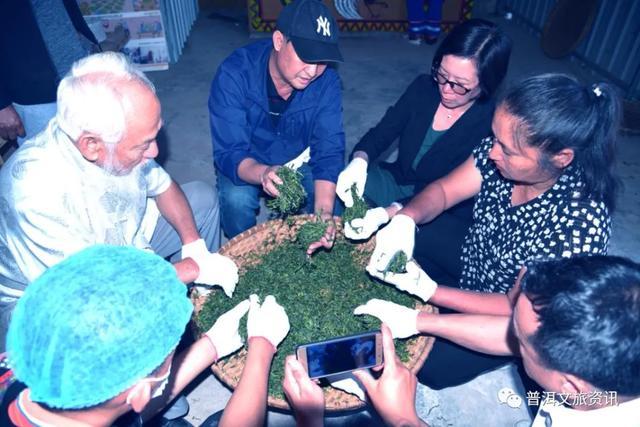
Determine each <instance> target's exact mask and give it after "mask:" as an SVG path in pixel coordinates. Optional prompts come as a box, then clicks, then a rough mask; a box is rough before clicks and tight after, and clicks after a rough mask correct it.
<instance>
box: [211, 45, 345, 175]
mask: <svg viewBox="0 0 640 427" xmlns="http://www.w3.org/2000/svg"><path fill="white" fill-rule="evenodd" d="M272 47H273V45H272V41H271V39H270V38H269V39H266V40H260V41H257V42H255V43H252V44H250V45H248V46H245V47H242V48H240V49H237V50H236V51H235V52H233V53H232V54H231V55H230V56H229V57H228V58H227V59H225V60H224V62H223V63H222V64H221V65H220V67H218V71H217V73H216V76H215V77H214V79H213V83H212V84H211V93H210V94H209V119H210V124H211V136H212V140H213V159H214V164H215V167H216V169H217V170H218V172H221V173H222V174H224V175H225V176H226V177H228V178H229V179H231V180H232V181H233V182H234V183H235V184H236V185H247V183H246V182H244V181H243V180H242V179H240V178H239V177H238V165H239V164H240V162H241V161H242V160H244V159H246V158H248V157H250V158H253V159H255V160H256V161H258V162H259V163H263V164H267V165H282V164H284V163H286V162H287V161H289V160H292V159H294V158H295V157H296V156H298V154H300V153H301V152H302V151H303V150H304V149H305V148H306V147H311V160H310V161H309V166H311V171H312V174H313V179H314V180H318V179H321V180H326V181H332V182H336V180H337V179H338V174H339V173H340V172H341V171H342V169H343V167H344V150H345V138H344V130H343V127H342V94H341V91H340V78H339V77H338V74H337V73H336V71H335V70H333V69H331V68H327V69H326V70H325V72H324V73H323V74H322V75H321V76H320V77H318V78H317V79H316V80H314V81H313V82H311V83H310V84H309V86H307V87H306V88H305V89H304V90H302V91H299V92H297V93H296V94H295V97H294V98H293V100H292V101H291V103H290V104H289V106H288V108H287V109H286V111H285V112H284V113H283V114H282V116H281V117H280V122H279V124H278V126H277V127H274V125H273V122H272V120H271V117H270V116H269V102H268V99H267V77H268V61H269V55H270V53H271V49H272Z"/></svg>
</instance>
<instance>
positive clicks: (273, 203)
mask: <svg viewBox="0 0 640 427" xmlns="http://www.w3.org/2000/svg"><path fill="white" fill-rule="evenodd" d="M276 175H278V177H279V178H280V179H281V180H282V184H280V185H276V187H277V188H278V192H279V193H280V195H279V196H278V197H276V198H274V199H271V200H268V201H267V207H268V208H269V209H272V210H274V211H276V212H278V213H279V214H280V215H281V216H287V215H291V214H294V213H296V212H298V211H299V210H300V208H301V207H302V204H303V203H304V201H305V199H306V197H307V193H306V191H304V187H303V186H302V183H301V180H302V174H301V173H300V172H298V171H297V170H294V169H291V168H290V167H287V166H283V167H281V168H280V169H278V171H277V172H276Z"/></svg>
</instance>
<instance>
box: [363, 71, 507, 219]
mask: <svg viewBox="0 0 640 427" xmlns="http://www.w3.org/2000/svg"><path fill="white" fill-rule="evenodd" d="M439 102H440V93H439V92H438V87H437V85H436V83H435V82H434V81H433V79H432V78H431V76H429V75H426V74H421V75H419V76H418V77H417V78H416V79H415V80H414V81H413V82H412V83H411V85H409V87H408V88H407V90H406V91H405V92H404V93H403V94H402V96H401V97H400V99H399V100H398V102H396V104H395V105H393V106H392V107H390V108H389V109H388V110H387V112H386V114H385V115H384V117H383V118H382V120H380V122H379V123H378V124H377V125H376V126H375V127H373V128H371V129H369V131H368V132H367V133H366V134H365V135H364V136H363V137H362V139H361V140H360V142H359V143H358V144H356V146H355V147H354V149H353V152H352V155H353V153H354V152H356V151H364V152H365V153H367V155H368V156H369V161H370V162H373V161H374V160H375V159H377V158H378V157H379V156H380V155H381V154H382V153H384V152H385V151H386V150H387V149H388V148H389V146H390V145H391V144H392V143H393V142H394V141H395V140H396V139H397V138H399V142H398V159H397V160H396V161H395V162H394V163H385V162H382V163H380V167H382V168H385V169H387V170H389V171H390V172H391V173H392V174H393V176H394V177H395V179H396V182H397V183H398V184H400V185H414V186H415V192H416V193H418V192H419V191H421V190H422V189H423V188H424V187H425V186H426V185H427V184H429V183H431V182H433V181H435V180H436V179H438V178H441V177H443V176H445V175H447V174H448V173H449V172H451V171H452V170H453V169H455V168H456V167H457V166H459V165H460V164H462V163H463V162H464V161H465V160H466V159H467V158H468V157H469V156H470V155H471V151H472V150H473V148H475V147H476V146H477V145H478V144H480V141H481V140H482V139H483V138H485V137H486V136H488V135H489V134H490V133H491V120H492V118H493V111H494V109H495V103H494V102H493V101H492V100H486V101H480V100H478V101H476V102H475V103H474V104H473V105H472V106H471V108H469V110H467V111H466V112H465V113H464V115H463V116H462V117H460V118H459V119H458V120H457V121H456V123H455V124H454V125H453V126H451V128H449V130H447V132H446V133H444V134H443V135H442V136H440V138H439V139H438V140H437V141H436V143H435V144H434V145H433V146H432V147H431V148H430V149H429V151H427V153H426V154H425V155H424V157H423V158H422V160H421V161H420V163H418V167H417V170H415V171H414V170H413V169H412V168H411V164H412V163H413V160H414V158H415V157H416V155H417V153H418V150H419V149H420V146H421V145H422V142H423V140H424V137H425V135H426V133H427V130H428V128H429V126H431V123H432V122H433V116H434V115H435V113H436V110H437V108H438V104H439ZM472 207H473V200H472V199H471V200H467V201H465V202H463V203H461V204H460V205H458V206H456V207H454V208H452V209H450V211H451V212H452V213H454V211H455V212H458V213H459V214H461V215H463V216H465V217H467V216H468V217H469V218H470V217H471V208H472Z"/></svg>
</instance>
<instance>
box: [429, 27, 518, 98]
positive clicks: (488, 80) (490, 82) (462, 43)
mask: <svg viewBox="0 0 640 427" xmlns="http://www.w3.org/2000/svg"><path fill="white" fill-rule="evenodd" d="M445 55H453V56H459V57H461V58H467V59H473V60H474V62H475V64H476V68H477V70H478V80H479V81H480V89H481V90H482V95H481V98H489V97H492V96H493V95H494V93H495V91H496V89H498V87H499V86H500V83H502V80H503V79H504V77H505V75H506V74H507V68H508V66H509V57H510V56H511V39H510V38H509V37H508V36H507V35H506V34H505V33H504V32H503V31H502V30H501V29H500V27H498V26H497V25H496V24H494V23H493V22H490V21H487V20H484V19H470V20H468V21H465V22H463V23H462V24H460V25H458V26H456V27H455V28H454V29H453V30H451V32H450V33H449V34H448V35H447V37H445V38H444V40H443V41H442V43H440V46H438V50H436V53H435V56H434V57H433V61H432V62H431V68H432V69H433V70H437V69H438V68H440V64H441V63H442V57H443V56H445Z"/></svg>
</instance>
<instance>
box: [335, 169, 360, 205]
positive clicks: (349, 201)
mask: <svg viewBox="0 0 640 427" xmlns="http://www.w3.org/2000/svg"><path fill="white" fill-rule="evenodd" d="M354 183H355V184H356V192H357V193H358V196H360V197H362V195H363V194H364V185H365V184H366V183H367V161H366V160H365V159H362V158H360V157H356V158H354V159H353V160H351V162H350V163H349V164H348V165H347V167H346V168H344V170H343V171H342V172H340V175H338V182H337V183H336V194H337V195H338V197H340V199H341V200H342V201H343V202H344V205H345V206H346V207H348V208H350V207H351V206H353V197H351V186H352V185H353V184H354Z"/></svg>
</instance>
